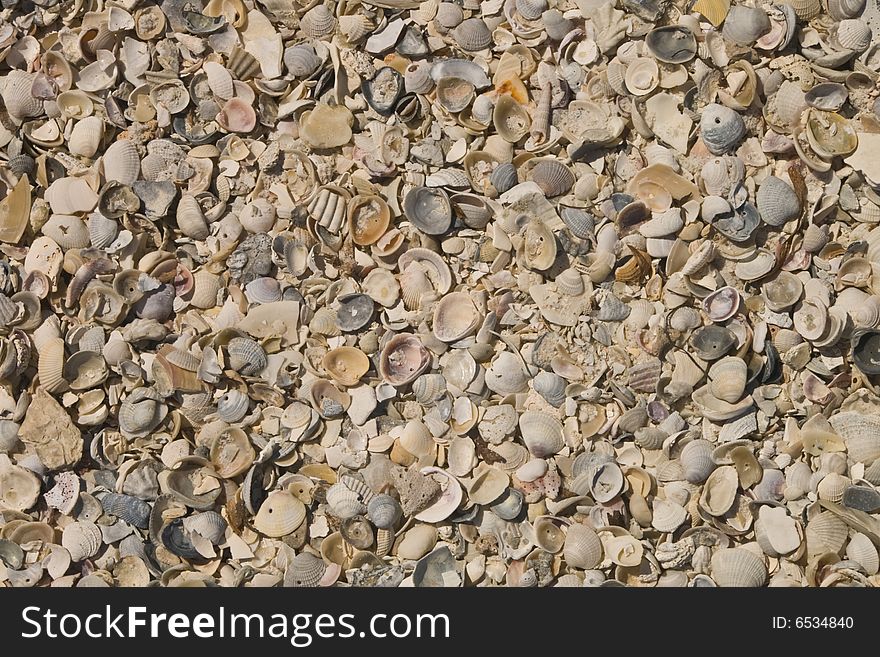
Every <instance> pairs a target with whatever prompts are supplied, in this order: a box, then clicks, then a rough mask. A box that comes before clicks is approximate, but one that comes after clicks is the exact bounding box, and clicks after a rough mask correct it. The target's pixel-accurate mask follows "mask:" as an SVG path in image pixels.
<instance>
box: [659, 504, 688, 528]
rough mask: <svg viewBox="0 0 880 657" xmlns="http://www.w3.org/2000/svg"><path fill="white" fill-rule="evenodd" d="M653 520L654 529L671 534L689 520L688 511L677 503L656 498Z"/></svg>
mask: <svg viewBox="0 0 880 657" xmlns="http://www.w3.org/2000/svg"><path fill="white" fill-rule="evenodd" d="M651 518H652V519H651V524H652V526H653V527H654V529H656V530H657V531H660V532H664V533H668V534H671V533H673V532H674V531H675V530H676V529H678V528H679V527H681V525H682V524H684V522H685V521H686V520H687V511H686V510H685V509H684V507H682V506H680V505H679V504H676V503H675V502H670V501H669V500H659V499H656V498H655V499H654V500H653V502H652V511H651Z"/></svg>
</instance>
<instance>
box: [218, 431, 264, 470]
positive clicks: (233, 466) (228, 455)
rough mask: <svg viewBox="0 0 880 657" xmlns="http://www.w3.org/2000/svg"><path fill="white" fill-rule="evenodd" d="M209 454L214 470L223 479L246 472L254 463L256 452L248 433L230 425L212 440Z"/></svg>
mask: <svg viewBox="0 0 880 657" xmlns="http://www.w3.org/2000/svg"><path fill="white" fill-rule="evenodd" d="M208 456H209V458H210V459H211V464H212V465H213V466H214V471H215V472H216V473H217V474H218V475H219V476H220V477H222V478H223V479H232V478H233V477H237V476H238V475H240V474H244V473H245V472H246V471H247V470H248V469H249V468H250V467H251V465H252V464H253V460H254V456H255V452H254V448H253V446H252V445H251V441H250V439H249V438H248V435H247V434H246V433H245V432H244V431H243V430H242V429H239V428H238V427H229V428H228V429H225V430H224V431H222V432H220V433H219V434H217V435H216V436H215V437H214V439H213V440H212V441H211V444H210V447H209V450H208Z"/></svg>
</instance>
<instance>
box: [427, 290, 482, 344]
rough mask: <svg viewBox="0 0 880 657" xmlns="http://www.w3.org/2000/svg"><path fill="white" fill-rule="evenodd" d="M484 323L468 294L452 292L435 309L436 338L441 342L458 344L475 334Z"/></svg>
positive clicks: (434, 330) (434, 329) (434, 327)
mask: <svg viewBox="0 0 880 657" xmlns="http://www.w3.org/2000/svg"><path fill="white" fill-rule="evenodd" d="M482 321H483V317H482V316H481V314H480V312H479V311H478V310H477V307H476V306H475V305H474V302H473V300H472V299H471V296H470V295H469V294H468V293H467V292H451V293H450V294H447V295H446V296H444V297H443V298H442V299H441V300H440V302H439V303H438V304H437V305H436V306H435V307H434V321H433V325H432V327H433V332H434V337H436V338H437V339H438V340H440V341H441V342H456V341H458V340H461V339H462V338H464V337H466V336H468V335H470V334H471V333H473V332H475V331H476V330H477V328H479V326H480V324H481V323H482Z"/></svg>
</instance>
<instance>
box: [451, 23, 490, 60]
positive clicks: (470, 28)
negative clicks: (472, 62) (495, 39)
mask: <svg viewBox="0 0 880 657" xmlns="http://www.w3.org/2000/svg"><path fill="white" fill-rule="evenodd" d="M452 38H453V39H455V43H456V44H458V47H459V48H461V49H462V50H464V51H466V52H476V51H478V50H485V49H486V48H488V47H489V46H491V45H492V33H491V32H490V31H489V27H488V26H487V25H486V23H485V22H484V21H483V20H482V19H480V18H468V19H465V20H463V21H462V22H461V23H459V24H458V25H457V26H456V27H455V29H453V30H452Z"/></svg>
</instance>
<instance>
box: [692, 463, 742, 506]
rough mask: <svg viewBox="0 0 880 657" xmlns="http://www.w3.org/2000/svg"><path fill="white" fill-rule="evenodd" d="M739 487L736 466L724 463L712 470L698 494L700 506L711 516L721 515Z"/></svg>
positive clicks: (730, 503) (731, 502) (732, 500)
mask: <svg viewBox="0 0 880 657" xmlns="http://www.w3.org/2000/svg"><path fill="white" fill-rule="evenodd" d="M738 487H739V477H738V476H737V473H736V468H734V467H732V466H729V465H725V466H721V467H720V468H718V469H716V470H714V471H713V472H712V474H710V475H709V478H708V479H707V480H706V483H705V484H704V485H703V491H702V493H701V494H700V508H702V509H703V510H704V511H705V512H706V513H708V514H709V515H712V516H722V515H724V514H725V513H727V512H728V511H729V510H730V508H731V507H732V506H733V502H734V499H735V498H736V492H737V489H738Z"/></svg>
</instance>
